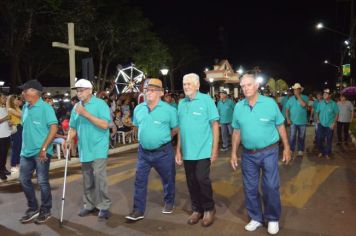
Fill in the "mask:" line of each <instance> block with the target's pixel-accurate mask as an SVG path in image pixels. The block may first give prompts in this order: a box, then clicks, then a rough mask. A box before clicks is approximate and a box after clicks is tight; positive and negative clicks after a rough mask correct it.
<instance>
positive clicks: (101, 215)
mask: <svg viewBox="0 0 356 236" xmlns="http://www.w3.org/2000/svg"><path fill="white" fill-rule="evenodd" d="M109 217H110V211H109V210H100V211H99V214H98V218H99V219H109Z"/></svg>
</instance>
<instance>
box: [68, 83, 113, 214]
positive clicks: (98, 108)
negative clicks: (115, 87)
mask: <svg viewBox="0 0 356 236" xmlns="http://www.w3.org/2000/svg"><path fill="white" fill-rule="evenodd" d="M72 89H76V91H77V96H78V98H79V100H80V102H78V103H77V104H76V105H75V106H74V108H73V110H72V113H71V116H70V121H69V126H70V129H69V134H68V138H67V141H65V142H63V143H62V145H63V146H64V148H66V147H67V143H72V140H73V138H74V137H75V136H76V135H77V136H78V141H79V143H78V150H79V160H80V162H81V164H82V172H83V185H84V186H83V190H84V194H83V202H84V206H83V208H82V209H81V210H80V212H79V216H80V217H84V216H88V215H90V214H92V213H93V212H95V211H96V210H97V209H98V210H99V213H98V218H99V219H100V220H103V219H107V218H109V216H110V212H109V208H110V206H111V200H110V198H109V197H108V185H107V172H106V166H107V157H108V151H109V123H110V121H111V119H110V109H109V106H108V105H107V104H106V102H105V101H104V100H102V99H99V98H97V97H95V96H93V95H92V92H93V85H92V84H91V83H90V81H88V80H86V79H80V80H78V81H77V82H76V83H75V87H74V88H72Z"/></svg>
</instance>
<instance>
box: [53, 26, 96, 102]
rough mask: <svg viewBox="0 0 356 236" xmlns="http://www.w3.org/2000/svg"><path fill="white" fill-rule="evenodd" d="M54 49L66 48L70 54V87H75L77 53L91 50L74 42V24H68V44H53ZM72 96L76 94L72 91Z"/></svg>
mask: <svg viewBox="0 0 356 236" xmlns="http://www.w3.org/2000/svg"><path fill="white" fill-rule="evenodd" d="M52 47H56V48H64V49H67V50H68V53H69V78H70V87H71V88H72V87H74V84H75V51H80V52H89V48H85V47H80V46H77V45H75V42H74V24H73V23H68V44H65V43H58V42H52ZM71 96H72V97H73V96H75V92H74V91H73V90H71Z"/></svg>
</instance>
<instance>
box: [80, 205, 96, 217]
mask: <svg viewBox="0 0 356 236" xmlns="http://www.w3.org/2000/svg"><path fill="white" fill-rule="evenodd" d="M94 211H95V208H94V209H91V210H89V209H86V208H84V207H83V208H82V209H80V212H79V214H78V216H80V217H84V216H88V215H90V214H92V213H93V212H94Z"/></svg>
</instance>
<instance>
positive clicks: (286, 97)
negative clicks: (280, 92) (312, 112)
mask: <svg viewBox="0 0 356 236" xmlns="http://www.w3.org/2000/svg"><path fill="white" fill-rule="evenodd" d="M288 100H289V97H288V95H286V96H284V97H282V99H281V104H282V115H283V116H284V117H286V109H287V107H286V105H287V102H288Z"/></svg>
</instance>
